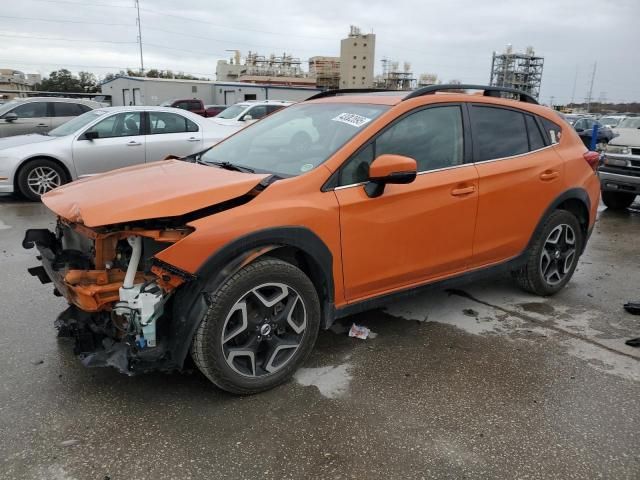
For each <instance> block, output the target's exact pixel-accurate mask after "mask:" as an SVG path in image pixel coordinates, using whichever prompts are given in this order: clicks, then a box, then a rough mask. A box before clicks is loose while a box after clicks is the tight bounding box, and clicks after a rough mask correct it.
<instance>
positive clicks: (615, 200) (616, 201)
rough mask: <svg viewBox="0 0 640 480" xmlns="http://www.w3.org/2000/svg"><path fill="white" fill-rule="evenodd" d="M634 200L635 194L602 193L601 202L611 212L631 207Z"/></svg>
mask: <svg viewBox="0 0 640 480" xmlns="http://www.w3.org/2000/svg"><path fill="white" fill-rule="evenodd" d="M635 198H636V194H635V193H626V192H609V191H607V192H602V202H603V203H604V204H605V205H606V206H607V208H610V209H611V210H624V209H625V208H628V207H629V206H631V204H632V203H633V201H634V200H635Z"/></svg>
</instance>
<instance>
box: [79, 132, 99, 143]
mask: <svg viewBox="0 0 640 480" xmlns="http://www.w3.org/2000/svg"><path fill="white" fill-rule="evenodd" d="M82 138H83V139H84V140H90V141H93V140H95V139H96V138H100V132H96V131H95V130H89V131H88V132H84V135H83V136H82Z"/></svg>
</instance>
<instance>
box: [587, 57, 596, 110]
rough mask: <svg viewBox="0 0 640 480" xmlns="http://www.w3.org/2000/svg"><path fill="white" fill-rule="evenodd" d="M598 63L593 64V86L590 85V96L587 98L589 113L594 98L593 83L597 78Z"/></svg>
mask: <svg viewBox="0 0 640 480" xmlns="http://www.w3.org/2000/svg"><path fill="white" fill-rule="evenodd" d="M597 67H598V62H594V63H593V71H592V72H591V84H590V85H589V96H588V97H587V113H589V112H590V111H591V99H592V98H593V81H594V80H595V78H596V68H597Z"/></svg>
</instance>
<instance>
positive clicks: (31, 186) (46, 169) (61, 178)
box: [16, 158, 69, 202]
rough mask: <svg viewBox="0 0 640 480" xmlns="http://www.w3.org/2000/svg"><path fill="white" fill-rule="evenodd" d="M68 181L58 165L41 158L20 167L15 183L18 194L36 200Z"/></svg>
mask: <svg viewBox="0 0 640 480" xmlns="http://www.w3.org/2000/svg"><path fill="white" fill-rule="evenodd" d="M68 181H69V180H68V178H67V173H66V172H65V171H64V169H63V168H62V167H61V166H60V165H58V164H57V163H56V162H54V161H53V160H48V159H46V158H41V159H35V160H31V161H29V162H28V163H27V164H25V165H24V166H23V167H22V168H20V171H19V172H18V178H17V182H16V183H17V187H18V191H19V193H20V195H22V196H23V197H25V198H26V199H27V200H31V201H32V202H37V201H39V200H40V197H41V196H42V195H44V194H45V193H47V192H49V191H51V190H53V189H54V188H57V187H59V186H60V185H64V184H65V183H67V182H68Z"/></svg>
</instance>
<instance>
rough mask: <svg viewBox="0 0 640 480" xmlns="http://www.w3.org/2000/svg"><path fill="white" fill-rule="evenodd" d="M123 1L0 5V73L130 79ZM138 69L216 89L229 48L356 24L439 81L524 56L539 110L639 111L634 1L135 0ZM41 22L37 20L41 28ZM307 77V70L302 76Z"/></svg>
mask: <svg viewBox="0 0 640 480" xmlns="http://www.w3.org/2000/svg"><path fill="white" fill-rule="evenodd" d="M133 5H134V1H133V0H21V1H19V2H18V1H10V0H3V1H2V9H1V10H0V39H1V41H2V43H1V45H2V48H1V49H0V68H15V69H18V70H22V71H24V72H28V73H42V74H47V73H49V72H50V71H52V70H56V69H58V68H68V69H69V70H72V71H78V70H89V71H92V72H94V73H96V74H97V75H98V76H103V75H104V74H106V73H108V72H117V71H118V70H120V69H126V68H135V69H137V68H139V66H140V59H139V50H138V45H137V44H136V38H137V27H136V14H135V9H134V8H133ZM140 6H141V19H142V37H143V50H144V63H145V67H146V68H160V69H171V70H173V71H184V72H186V73H192V74H195V75H198V76H207V77H209V78H212V79H214V78H215V75H214V74H215V65H216V62H217V60H218V59H221V58H227V57H228V56H230V55H231V54H230V53H229V52H225V50H228V49H239V50H241V51H242V52H243V55H244V54H245V53H246V52H247V51H248V50H252V51H258V52H259V53H260V54H264V55H268V54H269V53H272V52H273V53H282V52H283V51H286V52H287V53H291V54H293V55H294V56H295V57H300V58H301V59H303V60H306V59H308V58H309V57H311V56H313V55H336V56H337V55H339V53H340V39H341V38H343V37H344V36H345V35H346V34H347V33H348V30H349V25H357V26H359V27H360V28H361V29H362V30H363V31H366V32H371V31H373V32H374V33H375V34H376V72H379V71H380V70H381V63H380V60H381V59H382V58H383V57H387V58H389V59H392V60H397V61H399V62H400V64H402V62H404V61H408V62H411V64H412V70H413V72H414V73H415V74H416V76H418V75H419V74H420V73H435V74H437V75H438V78H439V79H441V80H444V81H447V80H451V79H459V80H461V81H462V82H463V83H481V84H486V83H487V82H488V80H489V72H490V68H491V53H492V52H493V51H494V50H497V51H502V50H504V48H505V45H506V44H512V45H513V47H514V49H516V50H524V49H525V48H526V47H527V46H529V45H531V46H533V47H534V48H535V51H536V53H537V54H539V55H541V56H543V57H545V65H544V73H543V77H542V92H541V100H542V101H543V102H545V103H547V102H549V99H550V97H551V96H554V97H555V100H554V103H560V102H563V103H564V102H568V101H570V100H571V99H572V95H573V92H574V80H575V78H576V70H577V81H575V100H576V101H582V100H584V98H585V97H586V95H587V92H588V90H589V83H590V80H591V72H592V69H593V65H594V62H597V71H596V76H595V82H594V87H593V96H594V98H595V99H596V100H597V99H599V98H601V97H603V96H604V97H605V99H606V100H607V101H634V100H640V81H639V77H640V61H639V60H640V53H639V49H638V47H640V28H638V21H639V20H640V0H606V1H605V0H530V1H526V2H525V1H522V0H511V1H501V0H445V1H442V0H441V1H431V0H395V1H384V2H383V1H376V0H349V1H347V0H324V1H318V0H315V1H312V2H311V1H302V0H297V1H296V0H269V1H258V0H254V1H244V0H180V1H175V0H140ZM43 20H47V21H43ZM304 68H305V70H306V68H307V65H306V64H305V65H304Z"/></svg>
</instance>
